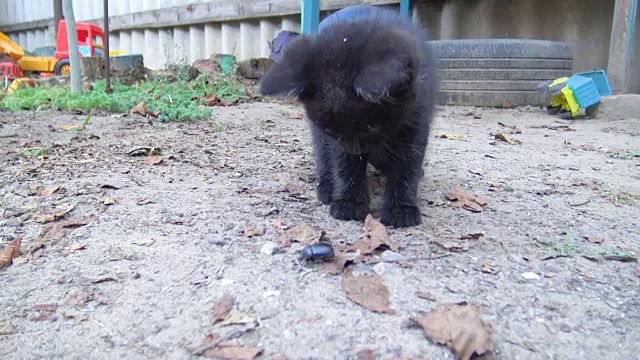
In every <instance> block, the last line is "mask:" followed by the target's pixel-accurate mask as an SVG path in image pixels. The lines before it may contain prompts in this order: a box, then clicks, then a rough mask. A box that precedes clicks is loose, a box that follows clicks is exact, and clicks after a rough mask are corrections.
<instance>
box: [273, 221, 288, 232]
mask: <svg viewBox="0 0 640 360" xmlns="http://www.w3.org/2000/svg"><path fill="white" fill-rule="evenodd" d="M271 226H272V227H273V228H274V229H276V230H287V229H288V228H289V225H285V224H284V223H283V222H282V219H280V218H278V219H274V220H273V221H272V222H271Z"/></svg>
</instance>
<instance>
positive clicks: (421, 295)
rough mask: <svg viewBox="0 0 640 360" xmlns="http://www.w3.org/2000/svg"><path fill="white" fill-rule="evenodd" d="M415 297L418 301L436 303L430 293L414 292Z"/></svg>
mask: <svg viewBox="0 0 640 360" xmlns="http://www.w3.org/2000/svg"><path fill="white" fill-rule="evenodd" d="M416 296H417V297H419V298H420V299H424V300H429V301H436V297H435V296H434V295H433V294H432V293H429V292H426V291H416Z"/></svg>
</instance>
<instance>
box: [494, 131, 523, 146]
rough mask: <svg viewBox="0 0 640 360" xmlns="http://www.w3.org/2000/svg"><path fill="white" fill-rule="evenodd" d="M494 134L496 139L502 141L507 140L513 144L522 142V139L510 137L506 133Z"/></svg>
mask: <svg viewBox="0 0 640 360" xmlns="http://www.w3.org/2000/svg"><path fill="white" fill-rule="evenodd" d="M493 136H494V137H495V139H496V140H500V141H503V142H506V143H508V144H511V145H519V144H522V141H520V140H518V139H513V138H510V137H508V136H507V135H505V134H504V133H497V134H494V135H493Z"/></svg>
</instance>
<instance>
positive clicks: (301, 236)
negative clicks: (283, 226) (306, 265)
mask: <svg viewBox="0 0 640 360" xmlns="http://www.w3.org/2000/svg"><path fill="white" fill-rule="evenodd" d="M324 234H325V233H324V231H320V230H317V229H316V228H314V227H313V226H312V225H311V224H308V223H302V224H298V225H296V226H294V227H292V228H289V229H288V230H285V231H283V232H281V233H280V234H278V244H279V245H280V247H289V246H291V243H292V242H294V241H295V242H299V243H301V244H303V245H311V244H315V243H317V242H319V241H320V239H321V238H322V237H323V236H324Z"/></svg>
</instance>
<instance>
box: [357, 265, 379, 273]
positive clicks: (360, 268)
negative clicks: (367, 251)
mask: <svg viewBox="0 0 640 360" xmlns="http://www.w3.org/2000/svg"><path fill="white" fill-rule="evenodd" d="M375 274H376V272H375V271H374V270H373V268H372V267H371V266H369V265H365V264H358V265H356V266H355V267H354V268H353V276H361V275H375Z"/></svg>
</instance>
